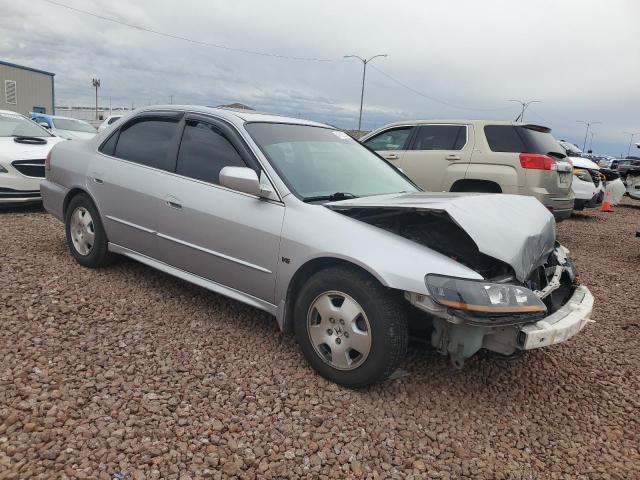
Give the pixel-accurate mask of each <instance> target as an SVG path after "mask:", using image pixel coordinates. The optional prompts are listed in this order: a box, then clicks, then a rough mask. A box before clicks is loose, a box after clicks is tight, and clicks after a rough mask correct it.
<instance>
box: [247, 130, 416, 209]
mask: <svg viewBox="0 0 640 480" xmlns="http://www.w3.org/2000/svg"><path fill="white" fill-rule="evenodd" d="M246 129H247V131H248V132H249V133H250V134H251V136H252V137H253V139H254V140H255V142H256V143H257V144H258V146H259V147H260V149H261V150H262V151H263V153H264V154H265V155H266V156H267V158H268V159H269V161H270V162H271V165H273V167H274V168H275V169H276V171H277V172H278V174H279V175H280V177H281V178H282V180H283V181H284V182H285V183H286V184H287V186H288V187H289V188H290V189H291V191H292V192H293V193H294V194H295V195H296V196H297V197H298V198H301V199H302V200H308V201H311V200H321V199H324V198H326V199H331V200H340V199H343V198H351V197H366V196H370V195H383V194H387V193H397V192H415V191H418V189H417V188H416V187H415V186H414V185H413V184H412V183H411V182H410V181H409V180H408V179H406V178H405V177H404V176H403V175H402V174H401V173H400V172H398V171H397V170H396V169H395V167H393V166H391V165H389V164H388V163H386V162H385V161H384V160H382V159H381V158H380V157H378V156H377V155H375V154H374V153H372V152H371V151H369V150H368V149H367V148H365V147H364V146H362V145H361V144H360V143H358V142H357V141H355V140H354V139H353V138H351V137H350V136H349V135H347V134H346V133H344V132H340V131H338V130H333V129H330V128H324V127H315V126H308V125H290V124H281V123H249V124H247V125H246Z"/></svg>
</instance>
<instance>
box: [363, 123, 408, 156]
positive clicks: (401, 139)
mask: <svg viewBox="0 0 640 480" xmlns="http://www.w3.org/2000/svg"><path fill="white" fill-rule="evenodd" d="M412 129H413V127H401V128H394V129H392V130H387V131H385V132H382V133H379V134H378V135H376V136H375V137H371V138H370V139H369V140H367V141H366V142H364V144H365V146H366V147H367V148H369V149H371V150H373V151H376V152H382V151H385V150H404V149H405V148H406V144H407V140H408V139H409V135H410V134H411V130H412Z"/></svg>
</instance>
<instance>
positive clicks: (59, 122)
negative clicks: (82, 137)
mask: <svg viewBox="0 0 640 480" xmlns="http://www.w3.org/2000/svg"><path fill="white" fill-rule="evenodd" d="M53 124H54V125H55V126H56V128H58V129H60V130H71V131H73V132H85V133H96V132H97V130H96V129H95V128H93V127H92V126H91V125H90V124H88V123H87V122H83V121H82V120H73V119H71V118H54V119H53Z"/></svg>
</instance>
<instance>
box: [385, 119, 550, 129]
mask: <svg viewBox="0 0 640 480" xmlns="http://www.w3.org/2000/svg"><path fill="white" fill-rule="evenodd" d="M430 123H439V124H451V123H453V124H457V123H464V124H468V125H469V124H470V125H479V126H484V125H516V126H517V125H533V124H531V123H529V122H512V121H511V120H471V119H464V118H462V119H461V118H453V119H452V118H447V119H439V118H436V119H421V120H404V121H401V122H393V123H388V124H386V125H385V126H384V127H381V128H388V127H393V126H402V125H423V124H430ZM545 128H546V127H545ZM378 130H379V129H378Z"/></svg>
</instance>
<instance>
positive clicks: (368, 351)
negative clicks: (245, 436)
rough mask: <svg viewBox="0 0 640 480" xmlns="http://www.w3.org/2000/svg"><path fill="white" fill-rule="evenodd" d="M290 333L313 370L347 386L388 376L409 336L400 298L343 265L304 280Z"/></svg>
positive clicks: (366, 276)
mask: <svg viewBox="0 0 640 480" xmlns="http://www.w3.org/2000/svg"><path fill="white" fill-rule="evenodd" d="M294 329H295V334H296V338H297V340H298V343H299V344H300V347H301V349H302V352H303V354H304V356H305V358H306V359H307V361H308V362H309V364H310V365H311V366H312V367H313V369H314V370H316V371H317V372H318V373H319V374H320V375H322V376H323V377H325V378H327V379H328V380H331V381H332V382H335V383H337V384H339V385H342V386H345V387H349V388H359V387H366V386H368V385H371V384H374V383H378V382H381V381H383V380H385V379H386V378H388V377H389V375H391V374H392V373H393V372H394V371H395V370H396V369H397V367H398V365H399V363H400V362H401V361H402V359H403V358H404V356H405V354H406V351H407V344H408V338H409V334H408V326H407V319H406V314H405V309H404V308H403V305H402V303H401V301H400V299H399V298H397V297H396V296H394V295H393V293H392V292H390V291H389V290H387V289H385V288H384V287H383V286H382V285H380V283H378V282H377V281H376V280H375V279H374V278H372V277H370V276H369V275H367V274H366V273H364V272H361V271H358V270H356V269H355V268H348V267H335V268H329V269H326V270H322V271H320V272H318V273H316V274H315V275H313V276H312V277H311V278H310V279H309V280H308V281H307V283H306V284H305V285H304V286H303V288H302V290H301V291H300V294H299V295H298V298H297V300H296V304H295V307H294Z"/></svg>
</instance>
